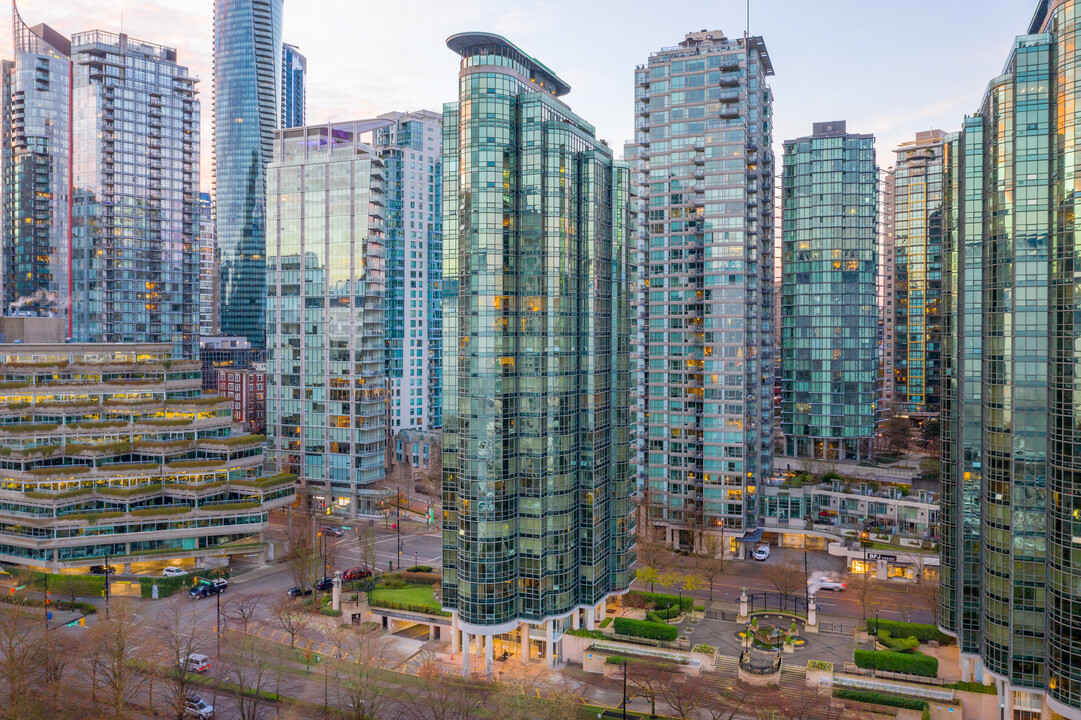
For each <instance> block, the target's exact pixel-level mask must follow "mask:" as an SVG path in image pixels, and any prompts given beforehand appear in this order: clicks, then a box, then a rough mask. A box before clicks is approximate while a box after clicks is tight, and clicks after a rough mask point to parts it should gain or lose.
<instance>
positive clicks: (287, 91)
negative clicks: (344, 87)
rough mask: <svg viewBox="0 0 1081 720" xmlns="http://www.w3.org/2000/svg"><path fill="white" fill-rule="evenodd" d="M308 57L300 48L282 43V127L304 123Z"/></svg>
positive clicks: (297, 125) (298, 125)
mask: <svg viewBox="0 0 1081 720" xmlns="http://www.w3.org/2000/svg"><path fill="white" fill-rule="evenodd" d="M307 75H308V58H306V57H304V56H303V55H301V54H300V49H299V48H297V47H296V46H295V45H290V44H289V43H282V86H281V101H282V115H281V127H283V128H291V127H300V126H301V125H303V124H304V103H305V98H306V96H307V90H308V87H307V82H306V81H307Z"/></svg>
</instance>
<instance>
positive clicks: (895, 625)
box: [867, 618, 953, 645]
mask: <svg viewBox="0 0 1081 720" xmlns="http://www.w3.org/2000/svg"><path fill="white" fill-rule="evenodd" d="M876 623H877V624H876ZM875 628H880V629H882V630H884V631H886V632H888V633H890V635H892V636H893V637H903V638H907V637H914V638H916V639H917V640H919V641H920V642H921V643H926V642H931V641H932V640H934V641H936V642H938V643H940V644H942V645H948V644H950V643H952V642H953V638H951V637H950V636H949V635H947V634H945V633H944V632H942V631H941V630H939V629H938V628H937V627H935V626H934V625H925V624H923V623H906V622H898V621H897V620H874V619H873V618H872V619H870V620H868V621H867V632H869V633H871V634H872V635H874V632H875Z"/></svg>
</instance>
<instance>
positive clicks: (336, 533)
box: [323, 525, 345, 537]
mask: <svg viewBox="0 0 1081 720" xmlns="http://www.w3.org/2000/svg"><path fill="white" fill-rule="evenodd" d="M323 532H324V533H326V534H327V535H330V536H331V537H341V536H342V535H344V534H345V533H343V532H342V531H341V530H339V529H338V528H336V527H330V526H329V525H326V526H324V527H323Z"/></svg>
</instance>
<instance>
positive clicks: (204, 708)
mask: <svg viewBox="0 0 1081 720" xmlns="http://www.w3.org/2000/svg"><path fill="white" fill-rule="evenodd" d="M184 714H185V715H187V716H189V717H197V718H199V719H200V720H210V718H212V717H214V706H213V705H211V704H210V703H208V702H207V701H206V700H203V699H202V698H201V697H199V696H198V695H192V696H191V697H189V698H185V699H184Z"/></svg>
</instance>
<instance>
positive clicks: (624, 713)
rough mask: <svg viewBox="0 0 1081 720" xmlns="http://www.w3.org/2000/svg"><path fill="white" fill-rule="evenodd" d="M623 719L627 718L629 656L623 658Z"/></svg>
mask: <svg viewBox="0 0 1081 720" xmlns="http://www.w3.org/2000/svg"><path fill="white" fill-rule="evenodd" d="M623 720H627V658H623Z"/></svg>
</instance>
